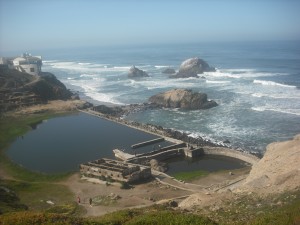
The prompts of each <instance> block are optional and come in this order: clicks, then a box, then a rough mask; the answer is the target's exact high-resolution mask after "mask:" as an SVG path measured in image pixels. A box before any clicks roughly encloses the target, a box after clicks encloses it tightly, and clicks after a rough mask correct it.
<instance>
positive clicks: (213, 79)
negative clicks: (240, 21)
mask: <svg viewBox="0 0 300 225" xmlns="http://www.w3.org/2000/svg"><path fill="white" fill-rule="evenodd" d="M42 54H43V67H42V69H43V71H47V72H52V73H53V74H55V75H56V76H57V78H58V79H59V80H61V81H62V82H63V83H64V84H65V85H66V86H67V87H68V88H69V89H71V90H73V91H76V92H78V93H79V95H80V97H81V98H83V99H86V100H88V101H90V102H92V103H94V104H95V105H98V104H103V103H105V104H116V105H126V104H132V103H143V102H147V100H148V98H149V97H150V96H152V95H154V94H157V93H159V92H163V91H166V90H170V89H173V88H187V89H192V90H194V91H197V92H204V93H207V95H208V98H209V99H213V100H215V101H216V102H217V103H218V106H217V107H215V108H211V109H209V110H193V111H187V110H179V109H156V110H147V111H143V112H136V113H133V114H130V115H128V116H127V118H126V119H128V120H132V121H138V122H142V123H151V124H155V125H161V126H163V127H165V128H174V129H177V130H180V131H184V132H187V133H189V135H191V136H194V137H197V136H201V137H203V138H205V139H208V140H210V141H213V142H216V143H222V142H223V141H225V140H229V141H230V144H229V145H230V146H231V147H233V148H237V149H242V150H245V151H253V152H259V153H263V152H264V151H265V148H266V146H267V145H268V144H269V143H271V142H275V141H283V140H288V139H291V138H292V137H293V136H294V135H296V134H298V133H300V42H299V41H298V42H297V41H289V42H246V43H242V42H238V43H233V42H232V43H229V42H228V43H193V44H177V45H175V44H166V45H151V46H131V47H105V48H104V47H102V48H101V47H97V48H92V47H89V48H77V49H61V50H55V51H53V50H52V51H42ZM192 57H199V58H201V59H204V60H205V61H206V62H207V63H208V64H209V65H210V66H213V67H216V68H217V71H216V72H206V73H204V74H201V75H199V76H200V78H184V79H170V78H168V75H166V74H163V73H162V71H163V70H164V69H165V68H168V67H171V68H174V69H175V70H178V68H179V66H180V64H181V63H182V62H183V61H184V60H186V59H188V58H192ZM132 65H135V66H136V67H137V68H139V69H142V70H144V71H146V72H147V73H148V74H149V76H150V77H146V78H140V79H129V78H128V77H127V73H128V70H129V68H130V67H131V66H132Z"/></svg>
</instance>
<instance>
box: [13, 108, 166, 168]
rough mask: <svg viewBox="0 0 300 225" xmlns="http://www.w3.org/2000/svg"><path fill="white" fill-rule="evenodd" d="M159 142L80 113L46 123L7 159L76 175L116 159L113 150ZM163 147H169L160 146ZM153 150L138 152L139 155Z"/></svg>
mask: <svg viewBox="0 0 300 225" xmlns="http://www.w3.org/2000/svg"><path fill="white" fill-rule="evenodd" d="M154 138H157V136H155V135H151V134H148V133H145V132H141V131H138V130H135V129H132V128H128V127H126V126H123V125H120V124H117V123H113V122H110V121H107V120H104V119H100V118H97V117H94V116H90V115H87V114H84V113H79V114H76V115H71V116H64V117H57V118H54V119H50V120H49V121H44V122H43V123H42V124H40V125H38V128H37V129H35V130H32V131H30V132H28V133H27V134H26V135H24V137H23V138H19V139H17V140H16V141H15V142H14V143H13V144H12V145H11V146H10V148H9V149H8V151H7V154H8V156H9V157H10V158H11V159H12V160H13V161H15V162H17V163H18V164H21V165H23V166H24V167H26V168H28V169H30V170H34V171H41V172H45V173H56V172H67V171H74V170H76V169H77V168H78V165H79V164H80V163H83V162H87V161H90V160H95V159H98V158H103V157H109V158H112V157H114V155H113V152H112V150H113V149H115V148H121V149H125V151H126V152H129V153H130V152H131V148H130V146H131V145H132V144H136V143H138V142H142V141H147V140H151V139H154ZM160 144H161V145H162V146H165V145H167V144H168V143H166V142H165V143H160ZM152 147H153V146H147V147H144V148H139V149H137V150H136V151H137V153H139V152H145V151H150V150H152Z"/></svg>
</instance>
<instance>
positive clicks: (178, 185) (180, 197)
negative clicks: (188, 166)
mask: <svg viewBox="0 0 300 225" xmlns="http://www.w3.org/2000/svg"><path fill="white" fill-rule="evenodd" d="M248 172H249V168H245V169H239V170H234V171H233V175H229V174H228V171H222V172H217V173H212V174H210V175H208V176H206V177H204V178H200V179H197V180H195V181H193V183H194V184H193V183H183V182H178V181H174V180H173V179H171V178H169V177H164V178H162V176H161V175H160V176H159V177H160V180H161V182H159V181H158V180H156V179H155V178H154V179H153V180H151V181H149V182H145V183H142V184H136V185H134V186H133V188H132V189H121V188H120V184H118V183H116V184H112V185H109V186H107V185H106V182H104V181H97V180H96V179H89V181H87V180H86V179H81V177H80V174H79V173H76V174H74V175H72V176H70V177H69V178H68V179H67V180H66V181H64V182H63V184H64V185H66V186H68V187H69V188H70V190H71V191H72V192H73V193H74V200H76V201H77V200H78V199H77V198H78V197H80V205H82V206H83V207H84V208H85V209H86V214H85V216H100V215H103V214H106V213H109V212H113V211H117V210H120V209H125V208H140V207H146V206H150V205H153V204H163V203H167V202H169V201H170V200H175V201H177V202H178V203H180V202H181V201H183V204H182V208H187V206H189V207H190V206H191V205H193V199H194V198H195V200H196V201H195V202H197V204H198V207H205V206H208V205H214V204H216V202H219V201H223V200H224V199H227V198H229V197H230V195H231V193H230V192H226V191H224V192H222V193H216V192H215V190H213V189H212V188H208V186H216V187H218V189H219V187H221V186H226V188H227V185H228V180H230V181H234V180H236V179H241V178H242V179H243V178H244V176H245V175H246V174H248ZM228 176H230V177H228ZM208 184H209V185H208ZM195 193H196V194H195ZM99 196H101V197H102V198H107V197H108V198H109V197H110V196H112V197H113V198H116V200H114V201H112V202H110V203H109V204H104V205H103V204H102V205H101V204H100V205H99V204H97V203H96V202H93V204H92V206H90V204H89V199H90V198H92V200H93V201H94V200H96V199H97V198H99ZM116 196H117V197H116ZM190 196H191V197H190ZM186 198H188V199H189V201H188V202H189V203H184V202H185V199H186ZM191 199H192V202H190V201H191ZM200 199H201V200H200ZM185 206H186V207H185Z"/></svg>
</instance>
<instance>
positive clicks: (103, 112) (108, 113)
mask: <svg viewBox="0 0 300 225" xmlns="http://www.w3.org/2000/svg"><path fill="white" fill-rule="evenodd" d="M155 108H157V106H156V105H153V104H151V103H143V104H133V105H128V106H114V107H108V106H106V105H99V106H93V107H91V108H89V109H88V111H87V112H90V113H91V114H95V113H96V114H97V115H98V116H101V117H102V118H105V119H108V120H111V121H114V122H117V123H120V124H124V125H126V126H131V127H134V128H137V129H141V130H144V131H148V132H150V133H154V134H157V135H160V136H164V137H169V138H173V139H176V140H180V141H183V142H186V143H189V144H191V145H195V146H198V147H204V146H206V147H223V148H224V147H225V148H230V149H234V148H233V147H232V146H231V145H230V142H229V141H228V140H225V141H219V142H213V141H211V140H208V139H205V138H203V137H201V136H198V137H193V136H191V135H190V133H187V132H183V131H179V130H175V129H171V128H164V127H162V126H158V125H154V124H149V123H147V124H144V123H139V122H136V121H129V120H126V119H125V117H126V116H128V115H129V114H130V113H134V112H137V111H143V110H150V109H155ZM234 150H235V151H239V152H242V153H246V154H250V155H254V156H256V157H258V158H261V157H262V156H263V155H261V154H260V153H256V152H249V151H245V150H242V149H234Z"/></svg>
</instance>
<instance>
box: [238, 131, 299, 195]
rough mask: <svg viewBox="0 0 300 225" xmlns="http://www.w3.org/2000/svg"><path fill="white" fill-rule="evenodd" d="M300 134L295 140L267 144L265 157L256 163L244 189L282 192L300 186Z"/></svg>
mask: <svg viewBox="0 0 300 225" xmlns="http://www.w3.org/2000/svg"><path fill="white" fill-rule="evenodd" d="M299 162H300V135H297V136H296V137H295V138H294V139H293V140H290V141H285V142H275V143H272V144H269V145H268V146H267V150H266V152H265V155H264V157H263V158H262V159H261V160H260V161H259V162H258V163H256V164H255V165H254V166H253V167H252V170H251V172H250V174H249V176H248V177H247V179H246V181H245V183H244V185H243V186H242V189H243V188H245V189H246V191H249V190H251V191H258V192H267V193H271V192H281V191H287V190H295V189H298V188H300V168H299Z"/></svg>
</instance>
